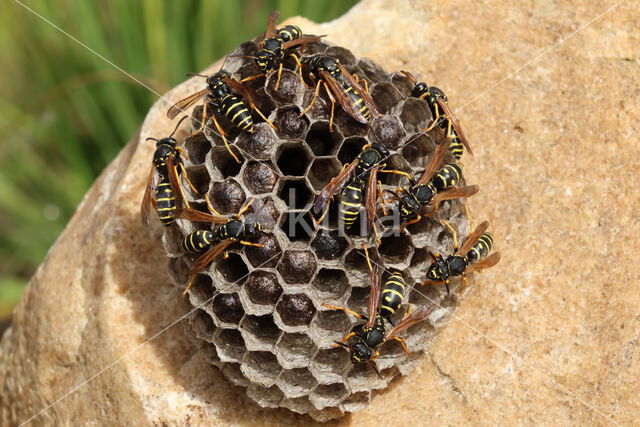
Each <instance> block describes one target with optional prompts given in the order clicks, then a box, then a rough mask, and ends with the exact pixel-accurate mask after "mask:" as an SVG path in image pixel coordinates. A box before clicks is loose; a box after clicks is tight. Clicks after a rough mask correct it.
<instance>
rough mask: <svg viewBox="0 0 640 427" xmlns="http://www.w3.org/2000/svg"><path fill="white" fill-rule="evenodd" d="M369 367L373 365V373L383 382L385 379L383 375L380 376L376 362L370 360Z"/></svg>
mask: <svg viewBox="0 0 640 427" xmlns="http://www.w3.org/2000/svg"><path fill="white" fill-rule="evenodd" d="M369 365H371V369H373V372H375V373H376V375H377V376H378V378H380V379H381V380H383V379H384V378H382V374H380V371H379V370H378V366H377V365H376V362H374V361H373V360H369Z"/></svg>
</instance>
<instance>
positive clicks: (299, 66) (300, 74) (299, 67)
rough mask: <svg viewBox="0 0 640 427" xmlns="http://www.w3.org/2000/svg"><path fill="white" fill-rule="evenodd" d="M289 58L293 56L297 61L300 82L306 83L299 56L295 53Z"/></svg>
mask: <svg viewBox="0 0 640 427" xmlns="http://www.w3.org/2000/svg"><path fill="white" fill-rule="evenodd" d="M289 56H293V59H295V61H296V64H298V76H300V82H301V83H304V78H302V63H301V62H300V59H299V58H298V55H296V54H295V53H290V54H289Z"/></svg>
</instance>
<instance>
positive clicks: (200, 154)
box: [184, 133, 211, 165]
mask: <svg viewBox="0 0 640 427" xmlns="http://www.w3.org/2000/svg"><path fill="white" fill-rule="evenodd" d="M184 148H185V151H186V152H187V155H188V158H189V160H188V162H189V163H190V164H192V165H201V164H203V163H204V162H205V159H206V157H207V153H209V150H211V143H210V142H209V141H208V140H207V138H205V136H204V135H203V134H201V133H200V134H197V135H194V136H192V137H190V138H187V139H186V140H185V142H184Z"/></svg>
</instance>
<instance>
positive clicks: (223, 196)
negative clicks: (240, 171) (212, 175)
mask: <svg viewBox="0 0 640 427" xmlns="http://www.w3.org/2000/svg"><path fill="white" fill-rule="evenodd" d="M209 198H210V199H211V204H212V205H213V207H214V209H215V210H217V211H218V212H219V213H221V214H223V215H229V214H235V213H237V212H238V211H239V210H240V209H241V208H242V206H243V204H244V202H245V200H246V197H245V194H244V191H242V187H240V184H238V182H236V180H234V179H227V180H225V181H223V182H214V183H213V184H212V185H211V191H210V192H209Z"/></svg>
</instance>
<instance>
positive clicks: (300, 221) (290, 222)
mask: <svg viewBox="0 0 640 427" xmlns="http://www.w3.org/2000/svg"><path fill="white" fill-rule="evenodd" d="M280 228H281V229H282V231H283V232H284V233H285V234H286V235H287V237H288V238H289V241H291V242H298V241H303V242H306V241H309V240H310V239H311V236H313V233H314V231H315V221H313V218H312V217H311V216H310V215H309V214H308V213H307V212H305V211H302V212H293V211H292V212H285V213H284V221H283V222H282V225H281V227H280Z"/></svg>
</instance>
